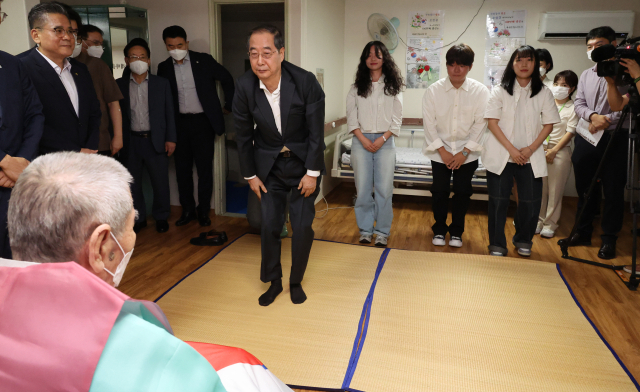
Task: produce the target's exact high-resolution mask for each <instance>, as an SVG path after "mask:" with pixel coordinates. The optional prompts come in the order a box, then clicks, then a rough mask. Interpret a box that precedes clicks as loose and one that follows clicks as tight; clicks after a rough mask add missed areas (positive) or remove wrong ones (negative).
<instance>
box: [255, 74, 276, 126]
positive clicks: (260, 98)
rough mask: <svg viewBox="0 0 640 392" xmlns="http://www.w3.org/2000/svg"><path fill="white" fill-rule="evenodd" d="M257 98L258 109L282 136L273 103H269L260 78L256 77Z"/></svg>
mask: <svg viewBox="0 0 640 392" xmlns="http://www.w3.org/2000/svg"><path fill="white" fill-rule="evenodd" d="M254 91H255V98H256V104H257V105H258V109H259V110H260V113H261V114H262V117H263V118H264V119H265V120H266V121H267V124H269V127H270V128H271V130H272V131H273V132H275V133H276V135H278V136H281V135H280V132H278V127H277V126H276V119H275V118H274V117H273V111H272V110H271V105H269V100H268V99H267V96H266V95H265V93H264V91H263V90H262V89H261V88H260V80H259V79H258V78H257V77H256V88H255V89H254Z"/></svg>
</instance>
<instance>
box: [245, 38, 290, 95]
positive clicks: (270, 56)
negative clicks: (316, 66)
mask: <svg viewBox="0 0 640 392" xmlns="http://www.w3.org/2000/svg"><path fill="white" fill-rule="evenodd" d="M247 50H248V51H249V59H250V61H251V70H253V73H255V74H256V76H257V77H258V79H260V80H261V81H262V83H264V84H265V86H267V88H268V89H269V91H274V90H275V89H276V88H278V83H279V82H280V75H281V74H282V69H281V67H282V62H283V61H284V37H283V36H282V33H281V32H280V30H278V28H277V27H275V26H272V25H261V26H258V27H256V28H254V29H253V30H251V32H250V33H249V36H248V37H247Z"/></svg>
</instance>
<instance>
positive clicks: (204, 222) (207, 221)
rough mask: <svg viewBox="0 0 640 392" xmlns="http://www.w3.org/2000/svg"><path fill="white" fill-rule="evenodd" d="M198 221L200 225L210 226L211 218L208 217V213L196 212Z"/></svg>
mask: <svg viewBox="0 0 640 392" xmlns="http://www.w3.org/2000/svg"><path fill="white" fill-rule="evenodd" d="M198 223H200V226H211V219H209V215H208V214H207V215H205V214H198Z"/></svg>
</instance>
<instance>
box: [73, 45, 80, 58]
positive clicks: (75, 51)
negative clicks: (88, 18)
mask: <svg viewBox="0 0 640 392" xmlns="http://www.w3.org/2000/svg"><path fill="white" fill-rule="evenodd" d="M81 52H82V42H80V43H79V44H78V43H76V46H75V48H73V53H71V58H76V57H78V56H79V55H80V53H81Z"/></svg>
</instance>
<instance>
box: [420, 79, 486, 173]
mask: <svg viewBox="0 0 640 392" xmlns="http://www.w3.org/2000/svg"><path fill="white" fill-rule="evenodd" d="M488 101H489V89H487V87H486V86H485V85H484V84H482V83H480V82H478V81H477V80H473V79H469V78H466V80H465V81H464V83H462V86H460V88H455V87H453V84H451V80H449V77H446V78H444V79H440V80H438V81H437V82H435V83H434V84H432V85H431V86H429V88H428V89H427V91H426V92H425V93H424V97H423V98H422V117H423V120H424V121H423V123H424V138H425V141H424V144H423V146H422V153H423V154H424V155H426V156H427V157H429V159H431V160H432V161H436V162H439V163H443V162H442V157H441V156H440V153H439V152H438V149H439V148H440V147H444V149H445V150H447V151H448V152H450V153H451V154H453V155H455V154H457V153H459V152H460V151H462V150H463V149H464V148H465V147H466V148H467V149H469V150H470V151H471V152H470V153H469V155H468V156H467V160H466V161H465V162H473V161H475V160H477V159H478V158H479V157H480V151H482V145H481V144H480V140H481V139H482V137H483V135H484V131H485V129H486V127H487V120H485V119H484V112H485V109H486V107H487V102H488Z"/></svg>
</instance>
